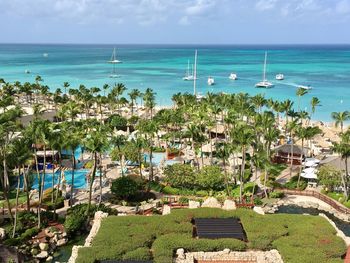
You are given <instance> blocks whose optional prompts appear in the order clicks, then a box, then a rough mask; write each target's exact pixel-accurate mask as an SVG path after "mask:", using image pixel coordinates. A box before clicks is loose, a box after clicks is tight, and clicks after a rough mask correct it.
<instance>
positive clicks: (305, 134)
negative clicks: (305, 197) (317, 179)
mask: <svg viewBox="0 0 350 263" xmlns="http://www.w3.org/2000/svg"><path fill="white" fill-rule="evenodd" d="M321 132H322V131H321V130H320V128H318V127H302V126H299V127H298V129H297V130H296V135H297V137H298V138H299V139H300V140H301V155H300V162H301V163H302V162H303V156H304V142H305V140H311V139H312V138H313V137H315V136H316V135H317V134H320V133H321ZM303 169H304V165H303V164H302V165H300V171H299V176H298V183H297V187H298V188H299V183H300V176H301V172H302V170H303Z"/></svg>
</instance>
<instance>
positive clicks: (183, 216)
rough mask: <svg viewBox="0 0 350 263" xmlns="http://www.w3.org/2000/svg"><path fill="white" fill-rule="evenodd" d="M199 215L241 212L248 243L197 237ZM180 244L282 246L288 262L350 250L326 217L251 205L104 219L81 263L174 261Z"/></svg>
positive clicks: (309, 261)
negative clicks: (259, 209)
mask: <svg viewBox="0 0 350 263" xmlns="http://www.w3.org/2000/svg"><path fill="white" fill-rule="evenodd" d="M194 217H207V218H209V217H238V218H240V219H241V222H242V224H243V227H244V229H245V231H246V234H247V237H248V242H247V243H245V242H243V241H239V240H235V239H216V240H209V239H194V238H192V224H191V222H190V221H191V219H192V218H194ZM177 248H185V250H187V251H217V250H223V249H225V248H230V249H233V250H246V249H258V250H269V249H272V248H276V249H277V250H278V251H279V252H280V253H281V255H282V257H283V260H284V262H286V263H287V262H290V263H299V262H303V263H313V262H317V263H323V262H324V263H329V262H339V263H340V262H342V259H341V256H342V255H343V254H344V253H345V252H346V246H345V243H344V242H343V240H342V239H340V238H339V237H337V236H336V235H335V230H334V229H333V227H332V226H331V225H330V224H329V223H328V222H327V221H326V220H325V219H324V218H322V217H318V216H305V215H287V214H275V215H264V216H263V215H258V214H256V213H255V212H253V211H251V210H245V209H238V210H236V211H230V212H229V211H224V210H221V209H210V208H201V209H193V210H192V209H191V210H190V209H181V210H172V212H171V214H170V215H167V216H150V217H145V216H125V217H117V216H110V217H108V218H106V219H104V221H103V223H102V225H101V228H100V230H99V232H98V234H97V235H96V237H95V239H94V241H93V244H92V247H90V248H81V249H79V256H78V260H77V261H76V262H77V263H93V262H94V261H95V260H96V259H97V260H102V259H119V260H127V259H134V260H147V259H153V260H154V262H156V263H169V262H172V257H173V256H174V252H175V251H176V249H177Z"/></svg>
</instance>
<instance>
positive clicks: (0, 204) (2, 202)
mask: <svg viewBox="0 0 350 263" xmlns="http://www.w3.org/2000/svg"><path fill="white" fill-rule="evenodd" d="M16 191H17V190H12V191H11V192H10V193H9V198H10V205H11V206H14V205H16ZM0 196H1V200H0V207H3V206H4V207H7V203H6V201H5V200H4V199H3V192H1V191H0ZM26 200H27V197H26V193H25V192H19V196H18V204H23V203H24V202H26Z"/></svg>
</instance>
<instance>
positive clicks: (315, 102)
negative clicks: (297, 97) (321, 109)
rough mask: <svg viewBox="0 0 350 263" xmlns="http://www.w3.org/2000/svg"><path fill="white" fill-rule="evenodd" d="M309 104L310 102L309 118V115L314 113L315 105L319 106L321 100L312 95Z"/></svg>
mask: <svg viewBox="0 0 350 263" xmlns="http://www.w3.org/2000/svg"><path fill="white" fill-rule="evenodd" d="M310 104H311V113H310V119H311V116H312V115H314V114H315V111H316V107H318V106H321V101H320V100H319V99H318V98H317V97H312V98H311V102H310Z"/></svg>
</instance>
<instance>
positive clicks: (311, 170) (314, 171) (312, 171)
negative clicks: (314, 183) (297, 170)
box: [302, 167, 317, 174]
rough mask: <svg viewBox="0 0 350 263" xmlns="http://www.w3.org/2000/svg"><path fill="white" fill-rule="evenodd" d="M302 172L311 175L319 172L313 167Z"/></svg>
mask: <svg viewBox="0 0 350 263" xmlns="http://www.w3.org/2000/svg"><path fill="white" fill-rule="evenodd" d="M302 172H303V173H306V174H311V173H316V172H317V170H316V169H315V168H313V167H309V168H306V169H304V170H303V171H302Z"/></svg>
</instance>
